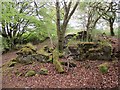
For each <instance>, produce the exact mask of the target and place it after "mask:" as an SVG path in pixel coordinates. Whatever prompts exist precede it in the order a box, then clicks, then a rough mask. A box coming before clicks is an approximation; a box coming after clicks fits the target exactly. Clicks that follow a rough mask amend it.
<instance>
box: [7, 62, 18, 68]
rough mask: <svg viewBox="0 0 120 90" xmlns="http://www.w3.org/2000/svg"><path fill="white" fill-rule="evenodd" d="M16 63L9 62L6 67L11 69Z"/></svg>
mask: <svg viewBox="0 0 120 90" xmlns="http://www.w3.org/2000/svg"><path fill="white" fill-rule="evenodd" d="M16 63H17V62H15V61H10V63H9V64H8V66H9V67H13V66H15V64H16Z"/></svg>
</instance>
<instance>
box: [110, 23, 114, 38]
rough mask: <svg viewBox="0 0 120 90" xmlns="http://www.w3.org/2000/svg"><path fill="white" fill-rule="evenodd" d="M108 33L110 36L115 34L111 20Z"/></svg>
mask: <svg viewBox="0 0 120 90" xmlns="http://www.w3.org/2000/svg"><path fill="white" fill-rule="evenodd" d="M110 34H111V36H115V33H114V29H113V22H110Z"/></svg>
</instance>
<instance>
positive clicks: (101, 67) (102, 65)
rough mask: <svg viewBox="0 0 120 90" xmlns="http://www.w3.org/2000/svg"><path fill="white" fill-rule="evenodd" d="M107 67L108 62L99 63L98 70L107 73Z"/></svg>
mask: <svg viewBox="0 0 120 90" xmlns="http://www.w3.org/2000/svg"><path fill="white" fill-rule="evenodd" d="M108 67H109V64H108V63H103V64H100V65H99V70H100V71H101V72H102V73H107V72H108Z"/></svg>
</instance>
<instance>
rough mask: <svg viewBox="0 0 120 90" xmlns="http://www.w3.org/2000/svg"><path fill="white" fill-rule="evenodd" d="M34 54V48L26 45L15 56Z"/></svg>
mask: <svg viewBox="0 0 120 90" xmlns="http://www.w3.org/2000/svg"><path fill="white" fill-rule="evenodd" d="M36 53H37V51H36V48H35V47H34V46H33V45H32V44H30V43H28V44H26V45H25V46H24V47H23V48H21V49H20V50H19V51H18V52H17V55H19V56H22V55H32V54H36Z"/></svg>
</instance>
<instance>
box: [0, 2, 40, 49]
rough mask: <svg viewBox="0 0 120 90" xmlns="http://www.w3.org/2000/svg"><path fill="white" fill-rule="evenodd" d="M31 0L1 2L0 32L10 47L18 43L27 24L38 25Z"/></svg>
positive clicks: (26, 29)
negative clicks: (0, 26)
mask: <svg viewBox="0 0 120 90" xmlns="http://www.w3.org/2000/svg"><path fill="white" fill-rule="evenodd" d="M32 3H33V2H31V1H27V2H26V1H22V2H19V1H17V0H14V2H2V18H1V21H0V22H1V24H2V30H1V31H0V34H1V35H2V37H3V38H5V39H6V40H7V42H8V43H9V45H10V48H13V47H14V46H15V44H16V43H20V42H21V41H22V40H21V37H22V36H23V34H24V33H25V32H27V31H29V29H28V26H31V25H32V26H33V25H35V26H40V24H41V22H40V21H39V20H38V19H37V18H36V12H34V11H35V7H34V6H32Z"/></svg>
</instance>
